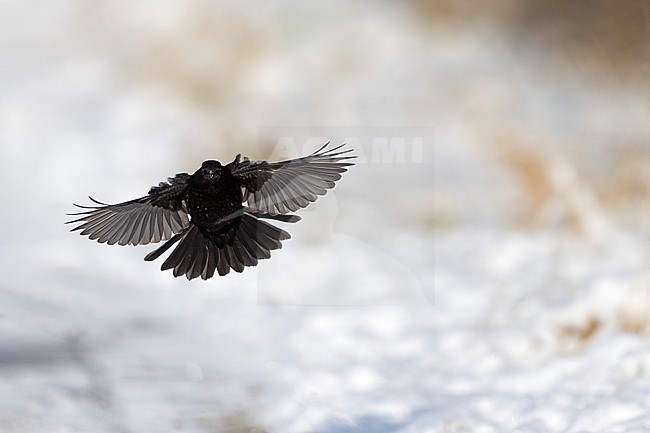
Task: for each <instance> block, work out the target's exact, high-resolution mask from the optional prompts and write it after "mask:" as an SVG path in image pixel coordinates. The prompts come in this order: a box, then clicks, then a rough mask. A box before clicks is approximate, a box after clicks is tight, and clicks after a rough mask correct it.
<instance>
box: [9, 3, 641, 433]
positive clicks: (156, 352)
mask: <svg viewBox="0 0 650 433" xmlns="http://www.w3.org/2000/svg"><path fill="white" fill-rule="evenodd" d="M258 3H259V4H258ZM415 3H417V2H414V4H415ZM308 4H309V5H310V6H307V5H308ZM418 13H419V12H418V10H417V9H416V10H415V11H413V10H410V9H408V8H406V7H398V6H396V5H391V4H390V3H388V2H358V3H354V4H352V5H349V4H348V2H332V3H326V4H325V3H324V4H320V3H315V2H314V3H313V4H312V3H311V2H310V3H293V2H289V1H285V2H278V3H277V5H276V6H270V4H269V5H267V4H265V3H264V4H262V3H261V2H248V3H246V6H245V5H240V6H227V5H226V4H222V3H220V2H207V1H205V2H204V1H193V2H186V3H183V4H182V5H181V4H180V3H177V4H175V3H173V2H164V3H160V2H153V1H142V2H137V4H134V5H131V4H130V3H128V2H101V1H98V2H95V3H92V4H86V3H85V2H78V1H73V0H57V1H51V2H48V3H46V4H41V5H38V7H30V5H29V4H28V2H18V1H16V2H5V3H3V4H2V5H1V6H0V28H2V29H3V32H4V33H6V37H3V38H1V39H0V62H1V63H0V96H1V98H0V150H1V151H2V159H1V162H0V168H1V170H0V181H1V182H2V184H3V185H5V187H4V188H3V193H2V197H3V201H2V205H1V206H2V208H1V210H2V222H3V224H2V225H3V230H2V231H1V232H0V263H1V265H0V272H1V274H0V432H3V433H4V432H7V433H46V432H47V433H58V432H61V433H63V432H71V433H88V432H98V433H103V432H120V433H125V432H133V433H148V432H152V433H153V432H156V433H157V432H167V431H169V432H172V431H173V432H188V433H189V432H192V433H194V432H196V433H203V432H215V433H243V432H249V433H252V432H258V433H259V432H269V433H270V432H275V433H307V432H327V433H353V432H354V433H357V432H359V433H361V432H364V433H366V432H370V433H384V432H391V433H392V432H399V433H428V432H445V433H448V432H449V433H450V432H486V433H488V432H506V431H507V432H521V433H528V432H534V433H537V432H567V433H577V432H608V433H609V432H612V433H613V432H646V431H650V415H648V407H650V251H649V247H648V246H649V245H650V244H649V242H648V241H649V240H650V238H649V233H650V230H649V229H650V226H649V225H648V222H647V220H645V219H643V218H642V217H641V216H642V215H644V211H646V210H648V208H647V199H648V196H647V192H648V191H649V190H647V189H646V190H644V189H643V188H647V185H648V184H650V180H648V177H647V173H646V174H643V173H645V172H644V171H641V176H640V177H638V178H637V177H635V178H633V179H635V180H636V181H638V182H637V183H634V185H637V186H635V188H636V189H634V191H637V195H636V196H632V198H631V199H630V202H631V204H630V205H629V206H628V207H626V208H625V209H624V210H621V208H615V207H608V205H607V203H609V202H608V201H607V200H606V199H605V198H603V197H605V194H600V193H599V192H598V191H599V190H598V188H599V182H600V181H601V179H600V178H598V176H597V175H593V176H592V175H590V173H591V172H590V170H592V171H594V172H597V173H601V174H602V173H604V172H607V170H609V169H610V168H611V167H612V166H613V165H614V162H613V161H615V160H616V157H617V155H618V153H619V150H620V148H619V147H617V146H622V144H621V143H622V142H623V141H625V143H628V142H638V143H641V144H640V145H639V148H640V149H641V152H640V153H637V154H634V155H636V157H635V158H633V159H634V160H635V164H637V163H638V164H641V165H633V166H630V167H633V168H630V169H629V170H624V171H625V172H626V173H628V172H629V173H635V172H634V170H636V168H634V167H641V169H642V170H643V168H647V166H644V165H642V164H643V163H645V162H647V159H644V158H647V157H648V111H647V98H646V97H645V96H644V93H643V92H642V91H638V90H639V89H643V88H644V85H646V84H647V83H640V84H638V87H635V84H634V82H633V81H632V82H631V84H630V83H628V82H627V81H626V82H625V83H621V82H615V83H614V84H612V83H609V84H607V85H600V86H593V83H591V82H589V81H588V80H587V82H585V81H581V80H580V78H581V77H582V76H581V75H579V74H578V76H577V77H578V79H576V78H575V76H573V78H571V77H572V76H571V75H569V77H570V78H566V77H564V76H563V75H562V74H559V73H558V74H556V75H554V74H552V73H548V71H546V72H542V73H539V72H538V71H537V67H538V66H539V65H540V63H543V61H542V60H540V59H544V56H543V54H540V53H536V52H535V51H534V50H532V52H531V50H530V48H531V46H528V45H526V42H521V45H518V43H517V42H519V41H517V40H516V39H515V40H514V41H513V40H512V39H509V38H507V37H505V36H503V35H500V34H499V31H498V30H495V29H494V28H491V27H490V26H489V24H485V22H484V21H480V20H477V23H476V25H473V26H468V27H467V28H466V29H465V31H463V32H457V33H454V30H453V29H452V28H443V29H440V30H435V31H432V30H431V29H430V28H428V27H429V25H430V24H428V23H427V22H426V21H424V23H423V22H420V21H419V20H418V17H417V15H418ZM420 13H422V12H421V11H420ZM479 21H480V22H479ZM532 46H533V47H534V44H532ZM578 60H579V59H578ZM578 60H576V61H578ZM578 63H579V62H578ZM578 66H580V65H578ZM592 66H593V65H592ZM596 68H597V67H596ZM575 69H576V70H578V72H580V71H581V70H582V69H580V67H575ZM597 69H598V68H597ZM603 69H607V68H606V67H603ZM589 77H592V75H589ZM595 87H597V88H598V90H595ZM646 89H647V87H646ZM646 96H647V95H646ZM504 131H505V132H504ZM548 131H551V132H548ZM319 137H328V138H331V139H332V140H333V141H334V142H341V141H347V142H348V143H349V144H350V145H351V146H354V147H356V148H357V152H358V153H359V155H360V158H359V164H358V165H357V166H356V167H354V168H352V169H351V170H350V172H348V173H346V175H345V176H344V178H343V179H342V181H341V182H340V184H339V185H338V186H337V188H336V190H334V191H333V192H332V193H330V194H328V196H326V197H324V198H322V199H320V200H319V201H318V202H317V203H316V204H314V205H312V206H310V207H309V208H308V209H306V210H305V211H303V212H301V216H302V217H303V221H301V222H300V223H299V224H297V225H292V226H291V227H290V228H289V229H290V231H291V233H292V236H293V238H292V239H291V240H290V241H288V242H286V244H285V246H284V248H283V249H282V250H281V251H277V252H275V253H274V254H273V257H272V260H268V261H265V262H262V263H261V264H260V266H259V267H257V268H255V269H247V270H246V271H245V272H244V273H243V274H234V275H229V276H228V277H226V278H215V279H212V280H209V281H208V282H204V281H196V280H195V281H192V282H188V281H186V280H184V279H174V278H173V277H172V275H171V274H170V273H169V272H165V273H163V272H160V271H159V270H158V267H159V266H160V263H153V264H152V263H146V262H144V261H143V260H142V258H143V257H144V255H146V253H147V252H148V251H150V250H151V249H152V248H147V247H139V248H131V247H123V248H120V247H109V246H106V245H99V244H97V243H94V242H89V241H88V240H87V239H84V238H82V237H80V236H78V235H76V234H70V233H69V232H68V229H69V227H67V226H65V225H64V224H63V222H64V221H65V220H66V216H65V213H66V212H70V211H73V208H72V206H71V203H72V202H84V200H85V197H86V195H88V194H91V195H93V196H94V197H96V198H98V199H100V200H103V201H111V202H117V201H122V200H126V199H130V198H134V197H137V196H139V195H142V194H143V193H145V192H146V191H147V190H148V188H149V187H150V186H151V185H154V184H156V183H158V182H159V181H162V180H164V179H165V178H166V177H167V176H169V175H172V174H174V173H176V172H180V171H190V172H191V171H193V170H195V168H196V166H197V164H199V163H200V162H201V161H202V160H204V159H208V158H219V159H222V160H228V159H229V158H232V157H233V156H234V155H235V154H236V153H237V152H239V151H241V152H244V153H245V154H247V155H249V156H250V157H252V158H265V157H268V156H272V157H284V156H296V153H302V152H304V151H305V150H308V149H307V148H309V146H315V145H316V142H319V141H320V138H319ZM612 137H617V138H616V139H612ZM391 140H392V141H391ZM635 140H636V141H635ZM612 142H614V143H615V144H614V145H612V144H611V143H612ZM504 143H505V144H504ZM512 143H516V145H514V147H513V144H512ZM521 143H523V144H521ZM504 149H506V150H505V151H504ZM515 149H520V150H515ZM521 149H523V150H521ZM634 149H636V148H634ZM504 152H505V156H504ZM522 155H523V156H522ZM513 161H514V162H513ZM540 161H541V162H540ZM509 164H510V165H509ZM513 167H514V168H513ZM521 167H524V168H521ZM625 179H628V178H627V177H626V178H625ZM605 181H606V182H610V181H611V179H605ZM643 181H645V182H646V183H645V184H644V183H643ZM611 182H613V181H611ZM639 182H640V183H639ZM540 191H541V192H540ZM638 191H641V192H640V193H638ZM528 196H532V197H533V199H532V201H527V197H528ZM645 215H647V213H646V214H645ZM522 221H524V222H523V223H522Z"/></svg>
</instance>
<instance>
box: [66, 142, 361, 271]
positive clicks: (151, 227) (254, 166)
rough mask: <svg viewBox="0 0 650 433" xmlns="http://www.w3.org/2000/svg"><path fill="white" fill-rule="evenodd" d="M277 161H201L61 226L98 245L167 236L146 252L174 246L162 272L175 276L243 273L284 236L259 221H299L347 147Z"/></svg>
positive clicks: (329, 182) (332, 177)
mask: <svg viewBox="0 0 650 433" xmlns="http://www.w3.org/2000/svg"><path fill="white" fill-rule="evenodd" d="M328 145H329V143H327V144H325V145H324V146H323V147H321V148H320V149H318V150H317V151H315V152H314V153H312V154H310V155H308V156H305V157H302V158H296V159H290V160H287V161H281V162H266V161H251V160H250V159H248V158H246V157H242V156H241V154H239V155H237V156H236V157H235V159H234V160H233V161H232V162H230V163H229V164H226V165H222V164H221V163H220V162H219V161H214V160H208V161H205V162H203V164H201V168H199V169H198V170H197V171H196V172H195V173H194V174H188V173H179V174H177V175H176V176H174V177H170V178H168V179H167V182H161V183H159V184H158V186H154V187H152V188H151V189H150V190H149V193H148V194H147V195H146V196H144V197H140V198H137V199H135V200H130V201H126V202H124V203H119V204H105V203H101V202H99V201H97V200H95V199H93V198H92V197H90V199H91V200H92V201H93V202H94V203H95V204H97V205H98V206H80V205H77V204H75V206H77V207H79V208H82V209H84V210H83V211H82V212H77V213H72V214H70V215H75V216H79V218H77V219H74V220H72V221H68V222H67V223H72V224H77V225H76V226H75V227H73V228H72V230H71V231H76V230H80V231H81V235H84V236H88V237H89V238H90V239H92V240H97V242H99V243H107V244H109V245H114V244H119V245H147V244H149V243H156V242H161V241H166V242H165V243H164V244H163V245H162V246H160V247H158V248H157V249H155V250H154V251H152V252H151V253H149V254H148V255H147V256H145V258H144V259H145V260H146V261H153V260H155V259H157V258H158V257H160V256H161V255H162V254H163V253H165V252H166V251H167V250H169V249H170V248H171V247H172V246H174V245H176V247H175V248H174V250H173V251H172V252H171V254H170V255H169V256H168V257H167V259H166V260H165V261H164V262H163V264H162V267H161V270H163V271H164V270H167V269H173V274H174V276H175V277H179V276H181V275H185V276H186V277H187V279H188V280H191V279H193V278H197V277H201V278H202V279H204V280H207V279H208V278H211V277H212V276H213V275H214V273H215V270H216V271H217V272H218V273H219V275H226V274H227V273H228V272H230V269H234V270H235V271H236V272H242V271H243V270H244V268H245V267H247V266H256V265H257V263H258V261H259V260H260V259H267V258H269V257H270V256H271V251H272V250H276V249H279V248H282V243H281V242H282V241H284V240H287V239H289V238H290V237H291V236H290V235H289V233H287V232H286V231H284V230H282V229H280V228H278V227H276V226H274V225H272V224H269V223H268V222H266V221H263V220H264V219H266V220H276V221H281V222H285V223H295V222H298V221H300V217H299V216H296V215H290V214H289V213H290V212H295V211H297V210H298V209H301V208H304V207H306V206H308V205H309V204H310V203H312V202H314V201H316V199H317V198H318V196H321V195H324V194H325V193H326V192H327V190H328V189H331V188H333V187H334V183H335V182H336V181H337V180H339V179H340V178H341V173H343V172H345V171H347V168H346V167H348V166H351V165H354V164H353V163H352V162H351V160H352V159H353V158H356V156H354V155H351V154H350V152H352V151H353V149H342V148H343V146H344V145H340V146H337V147H332V148H330V149H327V147H328Z"/></svg>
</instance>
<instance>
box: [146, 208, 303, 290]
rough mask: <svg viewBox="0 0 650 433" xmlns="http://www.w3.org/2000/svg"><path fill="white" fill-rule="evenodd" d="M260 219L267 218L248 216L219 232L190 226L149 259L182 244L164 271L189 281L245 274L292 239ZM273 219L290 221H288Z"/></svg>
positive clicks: (243, 215)
mask: <svg viewBox="0 0 650 433" xmlns="http://www.w3.org/2000/svg"><path fill="white" fill-rule="evenodd" d="M260 217H261V218H264V216H263V215H252V214H249V213H244V214H242V215H241V216H240V217H238V218H237V219H235V220H233V222H232V223H231V224H229V225H228V227H224V228H223V229H222V230H220V231H218V232H216V233H215V232H206V231H204V230H201V229H200V228H199V227H198V226H196V225H194V224H190V226H189V227H188V228H187V229H185V230H184V231H183V232H181V233H179V234H177V235H175V236H174V237H172V238H171V239H170V240H168V241H167V242H166V243H165V244H163V245H162V246H161V247H159V248H158V249H156V250H154V251H152V252H151V253H149V254H148V255H147V256H146V257H145V260H147V261H152V260H155V259H157V258H158V257H160V256H161V255H162V254H163V253H165V252H166V251H167V250H169V249H170V248H171V247H172V246H174V244H176V243H178V244H177V245H176V247H175V248H174V250H173V251H172V253H171V254H170V255H169V256H168V257H167V259H166V260H165V261H164V262H163V264H162V266H161V269H162V270H167V269H173V274H174V276H175V277H179V276H181V275H185V276H186V277H187V279H188V280H191V279H193V278H197V277H201V278H202V279H204V280H207V279H209V278H211V277H212V276H214V274H215V271H216V272H218V273H219V275H226V274H228V273H229V272H230V269H234V270H235V272H243V270H244V268H245V267H247V266H255V265H257V263H258V261H259V260H261V259H266V258H269V257H270V256H271V251H272V250H276V249H279V248H282V242H281V241H283V240H286V239H289V238H290V237H291V236H290V235H289V233H287V232H286V231H284V230H282V229H279V228H277V227H275V226H273V225H271V224H269V223H267V222H264V221H261V220H259V219H258V218H260ZM283 217H284V216H283ZM273 219H278V220H280V221H285V222H288V221H289V219H286V218H285V219H279V218H273Z"/></svg>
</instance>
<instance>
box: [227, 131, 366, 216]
mask: <svg viewBox="0 0 650 433" xmlns="http://www.w3.org/2000/svg"><path fill="white" fill-rule="evenodd" d="M328 145H329V143H327V144H325V145H324V146H323V147H321V148H320V149H318V150H317V151H316V152H314V153H312V154H311V155H308V156H305V157H302V158H297V159H291V160H288V161H281V162H274V163H269V162H266V161H250V160H248V159H247V158H244V159H243V160H242V159H241V156H240V155H237V158H235V160H234V161H233V162H231V163H230V164H228V168H229V169H230V171H231V172H232V174H233V176H234V177H235V179H237V181H238V182H239V184H240V185H241V186H242V188H243V189H244V200H245V201H247V202H248V207H249V208H250V209H251V210H253V211H256V212H263V213H267V214H270V215H278V214H286V213H288V212H295V211H297V210H298V209H300V208H304V207H306V206H307V205H309V203H312V202H314V201H316V199H317V198H318V196H320V195H324V194H325V193H326V192H327V190H328V189H330V188H333V187H334V182H336V181H337V180H339V179H340V178H341V173H343V172H344V171H346V170H347V169H346V167H347V166H350V165H353V163H352V162H350V160H351V159H352V158H356V156H353V155H349V152H352V150H353V149H347V150H340V149H341V148H342V147H343V146H344V145H340V146H337V147H334V148H332V149H329V150H325V148H326V147H327V146H328Z"/></svg>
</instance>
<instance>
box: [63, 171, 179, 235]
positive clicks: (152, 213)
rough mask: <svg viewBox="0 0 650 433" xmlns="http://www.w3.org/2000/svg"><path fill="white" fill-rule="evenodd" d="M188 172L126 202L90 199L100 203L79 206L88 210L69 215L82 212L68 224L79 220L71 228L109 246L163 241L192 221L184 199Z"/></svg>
mask: <svg viewBox="0 0 650 433" xmlns="http://www.w3.org/2000/svg"><path fill="white" fill-rule="evenodd" d="M189 177H190V176H189V174H187V173H179V174H177V175H176V176H175V177H173V178H171V177H170V178H169V179H167V182H161V183H160V184H158V186H154V187H152V188H151V189H150V190H149V194H148V195H146V196H144V197H141V198H138V199H135V200H130V201H127V202H124V203H119V204H105V203H101V202H98V201H97V200H95V199H93V198H92V197H91V198H90V199H91V200H92V201H93V202H95V203H97V204H98V205H99V206H80V205H75V206H77V207H80V208H82V209H86V210H84V211H83V212H78V213H74V214H70V215H81V217H80V218H77V219H75V220H72V221H68V224H74V223H78V225H77V226H76V227H74V228H73V229H72V231H75V230H81V234H82V235H84V236H88V237H89V238H90V239H93V240H94V239H96V240H97V242H100V243H108V244H109V245H113V244H116V243H117V244H120V245H146V244H148V243H150V242H160V241H161V240H166V239H169V238H171V237H172V235H174V234H176V233H180V232H182V231H183V229H184V228H186V227H187V226H188V225H189V224H190V222H189V218H188V212H187V208H186V205H185V202H184V197H185V190H186V188H187V181H188V179H189Z"/></svg>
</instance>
